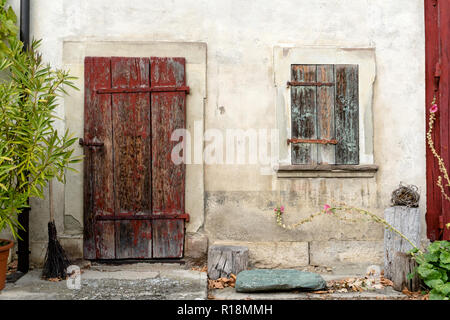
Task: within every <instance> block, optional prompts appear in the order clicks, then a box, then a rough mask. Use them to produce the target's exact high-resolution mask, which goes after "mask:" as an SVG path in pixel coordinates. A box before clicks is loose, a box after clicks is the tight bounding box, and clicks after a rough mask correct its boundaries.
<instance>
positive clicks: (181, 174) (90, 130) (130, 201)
mask: <svg viewBox="0 0 450 320" xmlns="http://www.w3.org/2000/svg"><path fill="white" fill-rule="evenodd" d="M188 92H189V88H188V87H186V81H185V60H184V58H150V59H149V58H124V57H111V58H110V57H86V59H85V114H84V117H85V128H84V139H82V140H80V143H81V144H82V145H83V146H84V150H85V161H84V166H85V167H84V257H85V258H86V259H130V258H181V257H182V256H183V247H184V231H185V225H184V224H185V219H187V218H188V215H187V214H186V213H185V212H184V188H185V165H184V164H180V165H175V164H174V163H173V162H172V160H171V151H172V148H173V146H174V145H175V144H177V143H178V142H175V141H171V140H170V137H171V134H172V132H173V130H175V129H181V128H185V125H186V99H185V96H186V93H188Z"/></svg>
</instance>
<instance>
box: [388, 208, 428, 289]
mask: <svg viewBox="0 0 450 320" xmlns="http://www.w3.org/2000/svg"><path fill="white" fill-rule="evenodd" d="M384 218H385V220H386V221H387V222H388V223H389V224H390V225H392V226H393V227H394V228H396V229H397V230H398V231H400V232H401V233H402V234H404V235H405V236H406V237H407V238H408V239H409V240H411V242H412V243H414V245H415V246H416V247H419V245H420V210H419V208H409V207H405V206H394V207H390V208H387V209H386V210H385V211H384ZM411 249H413V247H412V246H411V244H410V243H409V242H408V241H406V240H405V239H403V238H402V237H400V236H399V235H398V234H397V233H395V232H394V231H390V230H387V229H386V230H385V232H384V277H385V278H387V279H390V280H392V281H394V277H395V275H394V272H395V273H397V272H400V275H399V276H401V274H403V273H404V272H403V271H400V268H401V264H400V260H399V261H398V266H396V267H394V259H395V258H396V253H397V252H400V253H406V252H408V251H409V250H411ZM398 259H400V258H398ZM404 267H405V270H406V269H408V268H409V265H407V264H405V265H404Z"/></svg>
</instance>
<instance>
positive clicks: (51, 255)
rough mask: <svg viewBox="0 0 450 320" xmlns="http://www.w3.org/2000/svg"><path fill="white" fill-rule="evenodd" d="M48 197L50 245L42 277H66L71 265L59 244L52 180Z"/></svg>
mask: <svg viewBox="0 0 450 320" xmlns="http://www.w3.org/2000/svg"><path fill="white" fill-rule="evenodd" d="M48 199H49V202H50V203H49V206H50V210H49V211H50V221H49V222H48V246H47V253H46V254H45V262H44V268H43V270H42V277H43V278H44V279H51V278H59V279H66V277H67V273H66V269H67V267H68V266H69V265H70V261H69V259H68V258H67V256H66V253H65V252H64V249H63V248H62V247H61V245H60V244H59V242H58V239H57V235H56V226H55V216H54V209H53V186H52V181H51V180H50V181H49V183H48Z"/></svg>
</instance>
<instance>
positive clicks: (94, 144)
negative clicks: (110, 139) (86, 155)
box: [78, 138, 104, 148]
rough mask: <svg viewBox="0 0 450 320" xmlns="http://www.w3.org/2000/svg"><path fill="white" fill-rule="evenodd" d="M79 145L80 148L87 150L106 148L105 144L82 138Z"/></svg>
mask: <svg viewBox="0 0 450 320" xmlns="http://www.w3.org/2000/svg"><path fill="white" fill-rule="evenodd" d="M78 143H79V144H80V146H83V147H87V148H101V147H103V146H104V143H103V142H95V141H91V140H86V141H85V140H84V139H83V138H80V139H79V140H78Z"/></svg>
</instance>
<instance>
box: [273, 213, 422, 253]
mask: <svg viewBox="0 0 450 320" xmlns="http://www.w3.org/2000/svg"><path fill="white" fill-rule="evenodd" d="M341 212H343V213H352V212H353V213H358V214H360V215H363V216H366V217H368V218H369V219H370V220H372V221H374V222H376V223H379V224H382V225H383V226H384V227H385V228H386V229H388V230H390V231H393V232H394V233H396V234H397V235H399V236H400V237H401V238H403V239H405V240H406V241H407V242H408V243H409V244H410V245H411V246H412V247H413V248H414V249H416V250H417V252H418V253H419V254H421V253H422V251H421V250H420V249H419V248H417V247H416V246H415V245H414V243H412V241H411V240H409V239H408V238H407V237H406V236H405V235H404V234H403V233H401V232H400V231H399V230H398V229H397V228H395V227H394V226H392V225H391V224H389V223H388V222H387V221H386V220H384V219H383V218H380V217H378V216H377V215H376V214H373V213H371V212H370V211H367V210H364V209H360V208H356V207H351V206H339V207H331V208H330V209H328V210H326V211H325V210H322V211H319V212H317V213H314V214H312V215H310V216H309V217H307V218H305V219H302V220H300V221H299V222H297V223H295V224H292V225H288V226H286V225H285V224H284V223H283V217H282V214H281V213H277V217H276V219H277V224H278V225H279V226H280V227H282V228H284V229H295V228H297V227H298V226H300V225H302V224H304V223H307V222H311V221H312V220H313V219H314V218H315V217H318V216H320V215H324V214H331V215H332V216H334V217H337V218H339V219H341V220H346V221H351V222H356V220H354V219H347V218H343V217H339V214H340V213H341Z"/></svg>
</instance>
